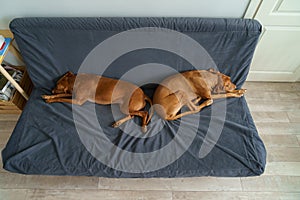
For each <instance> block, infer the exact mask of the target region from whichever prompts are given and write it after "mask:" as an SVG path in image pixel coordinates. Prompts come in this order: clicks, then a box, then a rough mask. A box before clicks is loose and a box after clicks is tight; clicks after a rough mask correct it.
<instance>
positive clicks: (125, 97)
mask: <svg viewBox="0 0 300 200" xmlns="http://www.w3.org/2000/svg"><path fill="white" fill-rule="evenodd" d="M52 94H53V95H43V96H42V98H43V99H45V100H46V102H47V103H54V102H66V103H72V104H77V105H82V104H84V103H85V102H87V101H90V102H95V103H97V104H102V105H107V104H119V106H120V110H121V112H122V113H124V114H126V115H127V116H126V117H125V118H123V119H120V120H119V121H117V122H115V123H114V124H113V127H118V126H120V125H121V124H122V123H124V122H126V121H128V120H130V119H132V118H133V117H134V116H139V117H141V118H142V130H143V132H146V131H147V124H148V123H149V121H150V119H151V116H152V114H150V115H148V112H147V111H144V110H142V109H143V108H144V107H145V106H146V102H145V100H146V101H148V102H149V103H150V105H152V101H151V99H150V98H149V97H147V96H146V95H145V94H144V92H143V91H142V89H141V88H139V87H138V86H136V85H134V84H132V83H128V82H126V81H122V80H117V79H112V78H106V77H103V76H98V75H94V74H77V75H75V74H73V73H72V72H67V73H66V74H65V75H64V76H63V77H62V78H61V79H59V80H58V81H57V84H56V87H55V88H54V89H53V90H52ZM68 97H72V98H68Z"/></svg>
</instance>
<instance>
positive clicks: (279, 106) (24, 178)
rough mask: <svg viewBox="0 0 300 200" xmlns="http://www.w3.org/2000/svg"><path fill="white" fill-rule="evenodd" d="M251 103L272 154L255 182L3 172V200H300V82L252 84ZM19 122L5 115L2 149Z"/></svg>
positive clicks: (1, 124)
mask: <svg viewBox="0 0 300 200" xmlns="http://www.w3.org/2000/svg"><path fill="white" fill-rule="evenodd" d="M244 87H245V88H247V89H248V91H247V95H246V98H247V101H248V104H249V107H250V109H251V111H252V114H253V118H254V120H255V122H256V125H257V128H258V129H259V133H260V136H261V137H262V139H263V141H264V143H265V145H266V148H267V152H268V158H267V160H268V161H267V167H266V171H265V173H264V175H262V176H260V177H251V178H215V177H200V178H176V179H166V178H162V179H161V178H155V179H108V178H97V177H53V176H29V175H20V174H13V173H9V172H7V171H5V170H3V169H2V166H1V169H0V199H1V200H2V199H3V200H7V199H12V200H18V199H28V200H29V199H30V200H32V199H97V200H99V199H155V200H158V199H174V200H175V199H176V200H177V199H178V200H183V199H197V200H198V199H222V200H223V199H230V200H231V199H272V200H274V199H298V200H299V199H300V145H299V144H300V83H246V84H245V86H244ZM17 119H18V115H17V114H1V115H0V127H1V128H0V148H1V149H2V148H3V147H4V146H5V144H6V142H7V140H8V138H9V135H10V133H11V132H12V129H13V128H14V126H15V124H16V121H17Z"/></svg>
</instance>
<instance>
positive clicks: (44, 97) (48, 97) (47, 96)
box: [42, 95, 51, 99]
mask: <svg viewBox="0 0 300 200" xmlns="http://www.w3.org/2000/svg"><path fill="white" fill-rule="evenodd" d="M42 98H43V99H51V96H50V95H42Z"/></svg>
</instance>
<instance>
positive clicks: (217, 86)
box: [153, 69, 246, 120]
mask: <svg viewBox="0 0 300 200" xmlns="http://www.w3.org/2000/svg"><path fill="white" fill-rule="evenodd" d="M245 92H246V90H245V89H240V90H236V86H235V85H234V84H233V83H232V82H231V80H230V77H229V76H226V75H224V74H222V73H220V72H218V71H216V70H214V69H209V70H192V71H187V72H183V73H180V74H176V75H173V76H170V77H168V78H166V79H165V80H163V81H162V83H161V84H160V85H159V86H158V87H157V89H156V90H155V93H154V98H153V103H154V104H158V105H157V106H155V110H156V112H157V113H158V114H159V115H160V116H161V117H162V118H163V119H165V120H175V119H178V118H181V117H183V116H186V115H190V114H194V113H197V112H199V111H200V110H201V109H203V108H204V107H206V106H209V105H211V104H212V103H213V99H219V98H226V97H241V96H243V94H244V93H245ZM201 100H205V101H204V102H203V103H201V104H200V105H198V103H199V102H200V101H201ZM183 106H187V107H188V108H189V110H188V111H186V112H183V113H180V114H178V112H179V111H180V109H181V108H182V107H183Z"/></svg>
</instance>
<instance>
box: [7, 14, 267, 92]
mask: <svg viewBox="0 0 300 200" xmlns="http://www.w3.org/2000/svg"><path fill="white" fill-rule="evenodd" d="M10 29H11V31H12V32H13V34H14V37H15V39H16V42H17V44H18V46H19V49H20V51H21V54H22V56H23V58H24V61H25V64H26V66H27V69H28V72H29V76H30V77H31V79H32V81H33V84H34V86H35V87H39V88H46V89H51V88H52V87H53V86H54V84H55V82H56V80H57V79H58V78H59V77H60V76H61V75H63V74H64V73H65V72H67V71H73V72H74V73H77V72H87V73H96V74H101V75H104V76H107V77H112V78H121V79H122V77H123V75H124V74H126V73H128V72H129V71H130V70H133V69H136V71H137V75H138V76H139V77H140V75H141V74H146V75H147V76H145V77H143V76H141V77H140V79H141V78H142V79H146V78H149V77H151V76H152V77H153V79H154V80H156V81H157V76H159V78H158V79H162V78H165V76H167V75H168V73H172V70H171V71H170V70H164V69H167V68H164V67H166V66H169V68H171V69H173V70H174V72H176V71H177V72H181V71H186V70H193V69H200V68H201V69H208V68H215V67H217V69H218V70H219V71H221V72H222V73H224V74H227V75H229V76H231V78H232V81H233V82H234V83H236V84H237V86H238V87H241V86H242V84H243V83H244V81H245V80H246V77H247V74H248V72H249V67H250V63H251V59H252V56H253V53H254V50H255V46H256V43H257V41H258V37H259V35H260V33H261V25H260V24H259V23H258V22H257V21H255V20H249V19H203V18H18V19H14V20H13V21H12V22H11V23H10ZM138 66H143V67H146V68H144V72H145V73H143V71H142V72H140V71H139V70H138V69H137V67H138ZM141 69H142V68H141ZM160 69H162V70H160ZM127 77H130V76H127ZM125 79H126V76H125ZM146 81H149V80H146ZM133 82H134V81H133Z"/></svg>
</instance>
